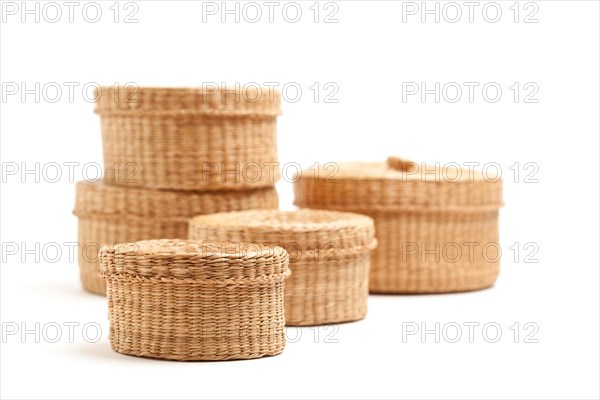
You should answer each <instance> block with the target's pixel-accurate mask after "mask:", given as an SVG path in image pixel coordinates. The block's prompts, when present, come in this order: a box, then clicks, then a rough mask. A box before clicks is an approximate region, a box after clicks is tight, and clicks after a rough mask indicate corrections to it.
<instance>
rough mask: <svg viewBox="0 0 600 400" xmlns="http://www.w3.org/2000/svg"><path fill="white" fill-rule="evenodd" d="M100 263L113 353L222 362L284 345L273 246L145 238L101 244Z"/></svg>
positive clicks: (284, 263)
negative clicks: (106, 295)
mask: <svg viewBox="0 0 600 400" xmlns="http://www.w3.org/2000/svg"><path fill="white" fill-rule="evenodd" d="M100 265H101V271H100V274H101V275H102V276H103V277H105V278H106V281H107V293H108V308H109V320H110V336H109V337H110V343H111V346H112V348H113V349H114V350H115V351H117V352H119V353H123V354H129V355H135V356H142V357H153V358H164V359H170V360H182V361H184V360H230V359H249V358H258V357H262V356H266V355H275V354H279V353H281V352H282V351H283V349H284V347H285V335H284V327H285V317H284V308H283V292H284V280H285V278H286V277H287V276H289V274H290V270H289V268H288V255H287V253H286V251H285V250H284V249H282V248H280V247H272V246H262V245H256V244H242V243H217V242H205V243H201V242H190V241H182V240H151V241H142V242H136V243H126V244H116V245H109V246H104V247H102V249H101V250H100Z"/></svg>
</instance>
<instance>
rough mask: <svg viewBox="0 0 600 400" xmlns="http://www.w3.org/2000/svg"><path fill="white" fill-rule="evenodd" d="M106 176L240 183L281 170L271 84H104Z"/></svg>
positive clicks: (100, 100) (210, 186)
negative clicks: (196, 86) (218, 86)
mask: <svg viewBox="0 0 600 400" xmlns="http://www.w3.org/2000/svg"><path fill="white" fill-rule="evenodd" d="M96 99H97V102H96V113H98V114H99V115H100V116H101V123H102V141H103V149H104V166H105V170H106V171H107V173H105V177H104V179H105V181H106V182H107V183H109V184H114V185H124V186H135V187H145V188H151V189H173V190H238V189H246V188H257V187H265V186H270V185H274V184H275V183H276V182H277V180H279V178H280V172H279V165H278V158H277V143H276V117H277V115H279V114H280V113H281V112H280V108H279V106H280V94H279V92H276V91H272V90H270V89H268V88H258V87H253V88H248V89H245V90H244V89H240V88H238V89H233V90H228V89H214V90H212V89H193V88H179V89H177V88H149V87H129V88H127V87H110V88H109V87H102V88H98V89H97V90H96Z"/></svg>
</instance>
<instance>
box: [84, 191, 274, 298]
mask: <svg viewBox="0 0 600 400" xmlns="http://www.w3.org/2000/svg"><path fill="white" fill-rule="evenodd" d="M277 206H278V198H277V192H276V191H275V189H274V188H271V187H270V188H260V189H254V190H244V191H229V192H181V191H162V190H151V189H138V188H127V187H119V186H110V185H105V184H103V183H102V182H96V183H90V182H78V183H77V188H76V199H75V209H74V211H73V213H74V214H75V215H76V216H77V217H79V235H78V236H79V251H78V258H79V271H80V276H81V282H82V284H83V287H84V289H86V290H88V291H90V292H94V293H99V294H105V293H106V284H105V282H104V279H102V278H101V277H99V276H98V250H99V249H100V246H102V245H105V244H112V243H123V242H133V241H137V240H145V239H153V238H173V239H175V238H185V237H186V236H187V230H188V220H189V218H191V217H193V216H195V215H198V214H207V213H213V212H219V211H237V210H247V209H254V208H256V209H261V208H277Z"/></svg>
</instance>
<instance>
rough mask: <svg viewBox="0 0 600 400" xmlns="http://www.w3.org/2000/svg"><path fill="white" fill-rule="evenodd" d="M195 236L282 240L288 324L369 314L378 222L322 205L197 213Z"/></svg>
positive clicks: (352, 318) (326, 321) (192, 235)
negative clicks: (286, 261) (288, 270)
mask: <svg viewBox="0 0 600 400" xmlns="http://www.w3.org/2000/svg"><path fill="white" fill-rule="evenodd" d="M189 232H190V233H189V238H190V239H200V240H204V239H209V238H210V239H214V240H224V241H231V242H238V241H241V242H248V241H250V242H256V243H263V244H269V245H278V246H281V247H283V248H285V249H286V250H287V251H288V253H289V255H290V268H291V270H292V271H293V274H292V276H291V277H290V279H288V281H287V282H286V288H285V317H286V322H287V325H294V326H302V325H321V324H331V323H337V322H346V321H355V320H359V319H362V318H364V316H365V315H366V313H367V297H368V294H369V287H368V286H369V281H368V279H369V265H370V252H371V250H372V249H373V248H374V247H375V245H376V241H375V238H374V236H375V233H374V227H373V221H372V220H371V219H370V218H368V217H366V216H363V215H357V214H352V213H340V212H332V211H319V210H299V211H287V212H286V211H272V210H263V211H240V212H231V213H218V214H212V215H205V216H199V217H196V218H193V219H192V220H191V221H190V229H189Z"/></svg>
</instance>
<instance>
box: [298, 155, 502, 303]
mask: <svg viewBox="0 0 600 400" xmlns="http://www.w3.org/2000/svg"><path fill="white" fill-rule="evenodd" d="M337 166H338V167H339V170H338V172H337V173H336V174H335V175H333V176H331V170H329V171H326V170H324V169H322V170H321V171H319V174H318V175H317V174H316V172H315V171H312V170H305V171H302V173H301V175H300V176H298V177H297V178H298V180H297V181H296V182H295V184H294V190H295V204H296V205H298V206H300V207H310V208H317V209H328V210H341V211H352V212H359V213H364V214H366V215H369V216H370V217H372V218H373V219H374V220H375V228H376V234H377V240H378V243H379V245H378V247H377V249H376V250H375V251H374V252H373V258H372V264H371V275H370V290H371V292H373V293H442V292H459V291H469V290H475V289H482V288H486V287H489V286H491V285H493V283H494V282H495V280H496V278H497V276H498V272H499V265H500V248H499V244H498V210H499V208H500V207H501V206H502V181H501V180H500V178H499V177H495V176H491V177H487V176H486V175H485V174H483V173H481V172H478V171H473V170H467V169H460V168H457V167H452V166H441V165H435V166H426V165H417V164H415V163H413V162H410V161H407V160H403V159H399V158H395V157H391V158H390V159H389V160H388V162H387V163H338V164H337ZM330 169H331V168H330Z"/></svg>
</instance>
